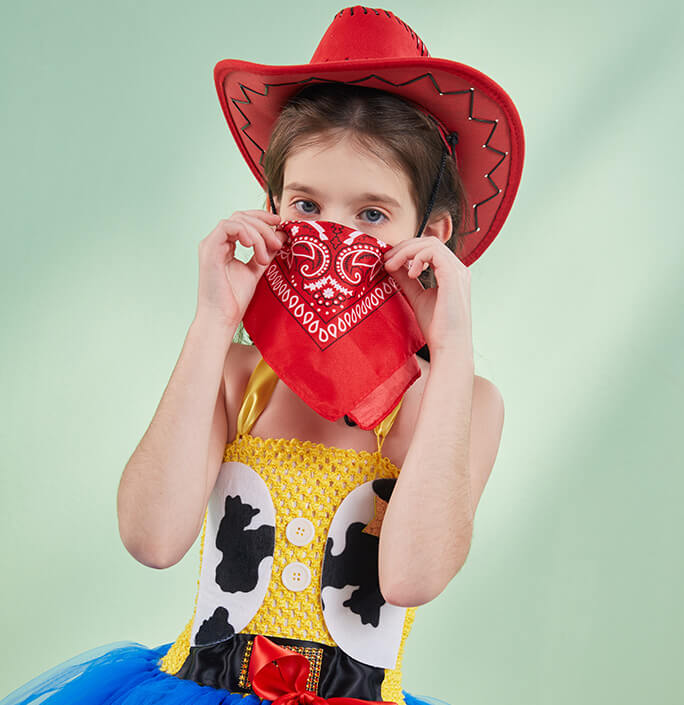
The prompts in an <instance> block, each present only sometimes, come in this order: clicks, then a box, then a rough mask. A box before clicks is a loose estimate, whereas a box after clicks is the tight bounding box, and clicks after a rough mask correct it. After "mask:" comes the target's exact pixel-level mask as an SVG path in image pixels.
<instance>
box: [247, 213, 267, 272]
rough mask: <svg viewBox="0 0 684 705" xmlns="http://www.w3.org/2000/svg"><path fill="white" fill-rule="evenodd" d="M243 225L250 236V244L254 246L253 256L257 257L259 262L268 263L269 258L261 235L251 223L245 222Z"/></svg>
mask: <svg viewBox="0 0 684 705" xmlns="http://www.w3.org/2000/svg"><path fill="white" fill-rule="evenodd" d="M244 227H245V228H246V229H247V232H249V234H250V236H251V238H252V246H253V247H254V255H253V256H254V257H256V258H257V260H258V261H259V263H260V264H268V262H269V260H270V259H271V258H270V255H269V254H268V251H267V250H266V243H265V242H264V238H263V236H262V235H261V233H260V232H259V231H258V230H257V229H256V228H255V227H254V226H253V225H252V224H251V223H248V222H245V223H244Z"/></svg>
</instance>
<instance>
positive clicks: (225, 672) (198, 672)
mask: <svg viewBox="0 0 684 705" xmlns="http://www.w3.org/2000/svg"><path fill="white" fill-rule="evenodd" d="M254 636H255V635H254V634H242V633H240V634H235V635H234V636H232V637H231V638H230V639H227V640H226V641H221V642H219V643H218V644H208V645H202V646H191V647H190V653H188V656H187V658H186V659H185V661H184V662H183V665H182V666H181V667H180V670H179V671H178V672H177V673H176V674H175V675H176V676H177V677H178V678H183V679H184V680H192V681H195V682H196V683H198V684H199V685H209V686H212V687H213V688H222V689H224V690H229V691H230V692H233V693H253V692H254V691H253V690H252V688H251V684H250V683H249V679H248V676H247V668H248V666H249V657H250V654H251V650H252V642H253V640H254ZM267 636H268V638H269V639H270V640H271V641H273V642H274V643H276V644H278V645H280V646H284V647H285V648H287V649H291V650H292V651H296V652H298V653H301V654H302V655H304V656H306V658H307V660H308V661H309V664H310V669H309V680H308V682H307V690H311V691H313V692H315V693H316V694H317V695H320V696H321V697H322V698H335V697H343V698H360V699H363V700H382V697H381V693H380V691H381V688H382V682H383V680H384V678H385V669H384V668H379V667H378V666H369V665H368V664H365V663H361V662H360V661H357V660H356V659H354V658H352V657H351V656H349V655H348V654H346V653H345V652H344V651H342V649H340V648H339V646H328V645H327V644H320V643H319V642H316V641H302V640H300V639H285V638H282V637H276V636H270V635H267Z"/></svg>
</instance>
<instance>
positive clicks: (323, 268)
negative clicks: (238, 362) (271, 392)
mask: <svg viewBox="0 0 684 705" xmlns="http://www.w3.org/2000/svg"><path fill="white" fill-rule="evenodd" d="M278 228H279V229H280V230H283V231H284V232H286V233H287V234H288V239H287V240H286V241H285V243H284V245H283V247H282V248H281V249H280V250H279V251H278V253H277V255H276V256H275V257H274V259H273V261H272V262H271V264H270V265H269V266H268V268H267V269H266V270H265V271H264V274H263V275H262V277H261V279H260V280H259V282H258V283H257V286H256V290H255V292H254V296H253V297H252V300H251V302H250V304H249V306H248V307H247V310H246V311H245V316H244V320H243V323H244V326H245V330H246V331H247V333H248V334H249V336H250V338H251V339H252V341H253V342H254V344H255V345H256V346H257V348H258V349H259V352H261V354H262V356H263V358H264V360H265V361H266V362H267V363H268V364H269V365H270V366H271V368H272V369H273V370H274V372H275V373H276V374H277V375H278V377H279V378H280V379H281V380H282V381H283V382H284V383H285V384H287V386H288V387H290V388H291V389H292V391H294V392H295V393H296V394H297V395H298V396H299V397H300V398H301V399H302V400H303V401H304V402H306V403H307V404H308V405H309V406H310V407H311V408H312V409H314V410H315V411H316V412H317V413H319V414H320V415H321V416H323V417H325V418H327V419H329V420H330V421H336V420H337V419H339V418H340V417H341V416H343V415H344V414H348V415H349V416H350V417H351V418H352V419H353V420H354V421H355V422H356V423H357V424H358V425H359V426H360V427H361V428H363V429H369V428H373V427H374V426H376V425H377V424H378V423H380V421H382V419H384V418H385V416H387V414H389V412H390V411H392V409H393V408H394V407H395V406H396V404H397V403H398V402H399V400H400V399H401V397H402V396H403V394H404V392H405V391H406V390H407V389H408V387H410V386H411V384H413V382H414V381H415V380H416V379H417V378H418V377H419V376H420V367H419V366H418V363H417V361H416V359H415V353H416V352H417V351H418V350H419V349H420V348H421V347H423V345H425V339H424V338H423V335H422V333H421V331H420V328H419V326H418V322H417V321H416V319H415V316H414V314H413V310H412V309H411V307H410V305H409V304H408V302H407V301H406V298H405V297H404V295H403V293H402V291H401V289H400V288H399V286H398V285H397V283H396V282H395V281H394V279H392V277H391V276H390V275H389V274H388V273H387V271H386V270H385V268H384V265H383V260H382V256H383V254H384V253H385V252H386V251H387V250H389V249H391V246H390V245H388V244H387V243H385V242H383V241H382V240H379V239H377V238H376V237H373V236H372V235H369V234H367V233H364V232H361V231H359V230H354V229H353V228H349V227H347V226H345V225H341V224H339V223H332V222H327V221H293V220H291V221H285V222H283V223H281V224H280V225H279V226H278Z"/></svg>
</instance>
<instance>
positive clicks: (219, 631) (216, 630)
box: [195, 607, 235, 645]
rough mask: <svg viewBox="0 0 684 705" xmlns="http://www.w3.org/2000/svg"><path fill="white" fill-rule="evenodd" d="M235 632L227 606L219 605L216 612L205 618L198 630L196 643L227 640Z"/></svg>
mask: <svg viewBox="0 0 684 705" xmlns="http://www.w3.org/2000/svg"><path fill="white" fill-rule="evenodd" d="M234 634H235V629H233V625H232V624H231V623H230V622H229V621H228V610H227V609H226V608H225V607H217V608H216V609H215V610H214V614H212V615H211V617H209V619H205V620H204V621H203V622H202V624H201V626H200V628H199V629H198V630H197V636H196V637H195V643H196V644H197V645H200V644H213V643H216V642H217V641H225V640H226V639H228V638H230V637H231V636H233V635H234Z"/></svg>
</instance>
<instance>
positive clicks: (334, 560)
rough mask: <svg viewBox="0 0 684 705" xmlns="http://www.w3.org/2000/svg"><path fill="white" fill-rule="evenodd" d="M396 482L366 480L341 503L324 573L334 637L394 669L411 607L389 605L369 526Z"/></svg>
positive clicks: (348, 649) (324, 600) (324, 601)
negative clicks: (378, 501) (377, 505)
mask: <svg viewBox="0 0 684 705" xmlns="http://www.w3.org/2000/svg"><path fill="white" fill-rule="evenodd" d="M395 483H396V480H393V479H382V480H375V481H373V482H366V483H364V484H362V485H359V486H358V487H356V488H355V489H353V490H352V491H351V492H350V493H349V494H348V495H347V496H346V497H345V498H344V499H343V500H342V502H341V503H340V506H339V507H338V509H337V511H336V512H335V515H334V516H333V519H332V521H331V523H330V528H329V530H328V538H327V541H326V546H325V556H324V558H323V567H322V571H321V606H322V609H323V618H324V619H325V623H326V626H327V627H328V631H329V632H330V635H331V636H332V638H333V639H334V640H335V642H336V643H337V644H338V646H339V647H340V648H341V649H343V650H344V651H345V653H347V654H349V655H350V656H352V657H353V658H355V659H358V660H359V661H361V662H362V663H366V664H369V665H372V666H378V667H380V668H394V667H395V665H396V661H397V656H398V654H399V647H400V644H401V635H402V628H403V625H404V619H405V617H406V608H404V607H397V606H396V605H390V604H388V603H387V602H386V601H385V599H384V598H383V596H382V593H381V592H380V584H379V580H378V546H379V539H378V537H377V536H373V535H372V534H366V533H363V529H364V527H365V526H366V524H368V522H369V521H370V520H371V519H372V518H373V512H374V508H375V502H374V499H375V496H376V495H377V496H378V497H380V498H381V499H383V500H384V501H389V498H390V495H391V493H392V489H393V488H394V484H395Z"/></svg>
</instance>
